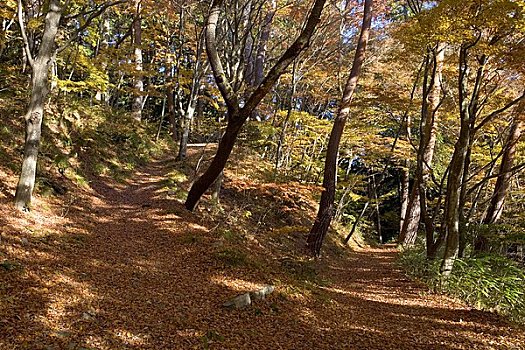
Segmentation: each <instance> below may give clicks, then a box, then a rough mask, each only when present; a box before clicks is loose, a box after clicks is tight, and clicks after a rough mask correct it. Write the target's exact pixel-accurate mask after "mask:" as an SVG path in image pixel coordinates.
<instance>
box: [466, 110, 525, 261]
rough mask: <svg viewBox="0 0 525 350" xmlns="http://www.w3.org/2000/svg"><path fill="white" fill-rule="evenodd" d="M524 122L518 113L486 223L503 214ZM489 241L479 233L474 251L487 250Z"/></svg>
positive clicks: (484, 221)
mask: <svg viewBox="0 0 525 350" xmlns="http://www.w3.org/2000/svg"><path fill="white" fill-rule="evenodd" d="M520 112H521V111H520ZM518 113H519V112H518ZM524 124H525V119H524V118H523V116H521V115H517V116H516V117H515V118H514V120H513V123H512V126H511V129H510V133H509V137H508V139H507V143H506V144H505V150H504V152H503V157H502V158H501V164H500V168H499V174H498V178H497V180H496V185H495V186H494V192H493V194H492V197H491V200H490V204H489V207H488V209H487V213H486V214H485V217H484V218H483V223H484V224H494V223H496V222H497V221H498V220H499V219H500V217H501V214H502V213H503V206H504V204H505V197H506V196H507V190H508V188H509V185H510V179H511V178H512V175H513V174H512V172H511V169H512V167H513V165H514V158H515V153H516V146H517V144H518V141H519V139H520V137H521V132H522V129H523V125H524ZM488 243H489V242H488V240H487V238H486V237H484V236H483V235H479V236H478V237H476V240H475V241H474V251H475V252H484V251H487V250H488V248H489V247H488Z"/></svg>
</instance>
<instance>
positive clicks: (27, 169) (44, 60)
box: [15, 0, 62, 210]
mask: <svg viewBox="0 0 525 350" xmlns="http://www.w3.org/2000/svg"><path fill="white" fill-rule="evenodd" d="M19 6H20V9H19V12H20V13H21V11H22V8H21V3H20V2H19ZM61 15H62V7H61V4H60V1H58V0H51V1H50V3H49V10H48V13H47V14H46V18H45V26H44V34H43V36H42V41H41V43H40V48H39V50H38V54H37V56H36V57H35V58H34V60H33V59H32V58H31V59H29V62H30V63H31V68H32V75H31V100H30V103H29V107H28V109H27V113H26V115H25V122H26V137H25V145H24V157H23V161H22V171H21V173H20V178H19V180H18V185H17V187H16V194H15V207H16V208H17V209H19V210H28V209H30V207H31V198H32V195H33V189H34V187H35V179H36V167H37V159H38V151H39V148H40V139H41V135H42V121H43V118H44V105H45V99H46V96H47V94H48V92H49V69H50V68H51V64H52V60H53V57H54V55H55V52H56V49H57V48H56V44H55V37H56V35H57V32H58V25H59V22H60V17H61ZM20 17H21V16H20ZM21 22H22V19H21ZM23 31H24V34H23V36H24V38H25V39H24V40H25V41H26V47H28V45H27V38H26V37H25V29H23ZM27 51H28V49H27ZM28 57H29V55H28Z"/></svg>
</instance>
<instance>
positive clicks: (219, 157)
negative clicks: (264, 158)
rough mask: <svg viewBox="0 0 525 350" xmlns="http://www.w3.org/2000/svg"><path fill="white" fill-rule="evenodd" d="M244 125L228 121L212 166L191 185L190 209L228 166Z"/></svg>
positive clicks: (187, 203) (187, 204) (188, 206)
mask: <svg viewBox="0 0 525 350" xmlns="http://www.w3.org/2000/svg"><path fill="white" fill-rule="evenodd" d="M229 120H230V119H229ZM242 125H243V123H241V122H236V123H235V122H228V125H227V127H226V131H225V132H224V135H223V136H222V138H221V141H220V142H219V147H218V148H217V153H216V154H215V157H214V158H213V160H212V162H211V164H210V166H209V167H208V169H206V171H205V172H204V174H202V175H201V176H200V177H199V178H198V180H197V181H195V183H193V185H192V186H191V189H190V192H189V193H188V198H186V203H185V206H186V208H187V209H188V210H193V209H195V206H196V205H197V203H198V201H199V199H200V198H201V197H202V195H203V194H204V192H206V191H207V190H208V188H210V186H211V185H212V184H213V183H214V182H215V180H216V179H217V178H218V177H219V175H220V174H221V173H222V171H223V169H224V167H225V166H226V162H227V161H228V158H229V157H230V154H231V153H232V150H233V146H234V145H235V140H236V139H237V135H239V131H240V130H241V128H242Z"/></svg>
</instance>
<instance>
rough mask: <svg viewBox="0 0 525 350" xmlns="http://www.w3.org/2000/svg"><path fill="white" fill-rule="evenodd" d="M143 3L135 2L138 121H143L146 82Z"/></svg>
mask: <svg viewBox="0 0 525 350" xmlns="http://www.w3.org/2000/svg"><path fill="white" fill-rule="evenodd" d="M141 2H142V0H135V11H136V13H135V16H136V18H135V22H134V23H133V46H134V51H135V53H134V54H135V72H136V76H135V93H134V97H133V104H132V106H131V114H132V116H133V119H135V120H137V121H141V120H142V107H143V101H144V97H143V96H142V93H143V92H144V81H143V77H142V71H143V66H142V16H141V13H140V12H141Z"/></svg>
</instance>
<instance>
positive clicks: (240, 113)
mask: <svg viewBox="0 0 525 350" xmlns="http://www.w3.org/2000/svg"><path fill="white" fill-rule="evenodd" d="M223 2H224V1H223V0H213V2H212V5H211V10H210V14H209V16H208V19H207V23H206V31H205V33H206V34H205V38H206V52H207V54H208V60H209V63H210V66H211V68H212V71H213V76H214V78H215V82H216V84H217V87H218V88H219V91H220V92H221V95H222V97H223V99H224V101H225V103H226V106H227V110H228V125H227V127H226V132H225V133H224V135H223V137H222V138H221V141H220V142H219V147H218V149H217V153H216V154H215V157H214V158H213V161H212V163H211V164H210V166H209V168H208V169H207V170H206V171H205V172H204V174H203V175H202V176H201V177H200V178H199V179H198V180H197V181H196V182H195V183H194V184H193V186H192V188H191V189H190V192H189V193H188V197H187V199H186V203H185V206H186V208H187V209H188V210H193V209H194V208H195V206H196V205H197V203H198V201H199V199H200V198H201V196H202V195H203V194H204V192H206V190H207V189H208V188H209V187H210V186H211V184H212V183H213V182H214V181H215V179H216V178H217V177H218V176H219V174H220V173H221V172H222V171H223V170H224V166H225V165H226V162H227V161H228V158H229V156H230V154H231V151H232V149H233V145H234V144H235V141H236V139H237V135H238V134H239V131H240V129H241V128H242V126H243V124H244V123H245V122H246V120H247V119H248V117H249V116H250V115H251V113H252V112H253V111H254V110H255V108H256V107H257V106H258V104H259V103H260V102H261V100H262V99H263V98H264V97H265V96H266V95H267V94H268V92H269V91H270V89H271V88H272V87H273V85H274V84H275V82H276V81H277V80H278V79H279V77H280V76H281V75H282V74H283V73H284V71H285V70H286V69H287V67H288V66H289V65H290V64H291V63H292V62H293V61H294V60H295V58H296V57H297V56H298V55H299V54H300V53H301V52H302V51H303V50H305V49H306V48H307V47H308V46H309V45H310V39H311V37H312V35H313V33H314V30H315V28H316V27H317V24H318V23H319V21H320V19H321V13H322V11H323V8H324V5H325V2H326V0H315V2H314V5H313V7H312V9H311V11H310V14H309V15H308V17H307V19H306V23H305V25H304V27H303V29H302V31H301V33H300V34H299V36H298V37H297V39H296V40H295V41H294V42H293V44H292V45H291V46H290V47H288V49H287V50H286V51H285V52H284V53H283V54H282V56H281V57H280V58H279V60H277V62H276V63H275V64H274V66H273V67H272V68H271V69H270V71H269V72H268V74H267V75H266V77H265V78H264V79H263V81H262V82H261V84H259V85H258V86H257V88H256V89H255V91H254V92H253V93H252V94H251V95H250V96H249V97H247V98H246V102H245V104H244V106H243V107H242V108H240V107H239V96H237V93H236V91H235V90H234V89H233V87H232V85H231V83H230V81H229V80H228V78H227V76H226V73H225V70H224V68H223V65H222V62H221V59H220V57H219V53H218V51H217V37H216V31H217V24H218V21H219V15H220V13H221V7H222V5H223Z"/></svg>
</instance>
